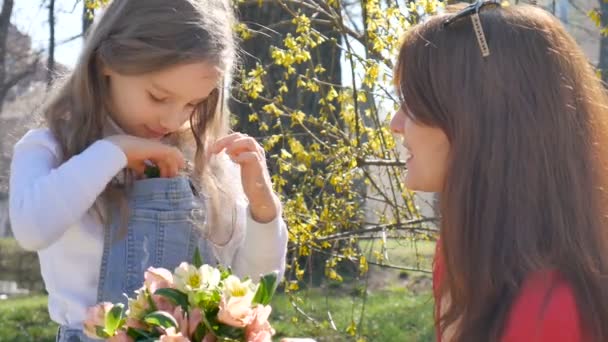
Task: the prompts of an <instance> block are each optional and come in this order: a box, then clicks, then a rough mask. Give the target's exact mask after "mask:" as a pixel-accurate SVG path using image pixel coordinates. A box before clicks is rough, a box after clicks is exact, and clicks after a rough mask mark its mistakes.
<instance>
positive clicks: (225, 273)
mask: <svg viewBox="0 0 608 342" xmlns="http://www.w3.org/2000/svg"><path fill="white" fill-rule="evenodd" d="M217 269H218V270H220V280H224V279H226V278H228V277H229V276H230V275H232V269H231V268H230V267H224V266H221V265H220V266H218V268H217Z"/></svg>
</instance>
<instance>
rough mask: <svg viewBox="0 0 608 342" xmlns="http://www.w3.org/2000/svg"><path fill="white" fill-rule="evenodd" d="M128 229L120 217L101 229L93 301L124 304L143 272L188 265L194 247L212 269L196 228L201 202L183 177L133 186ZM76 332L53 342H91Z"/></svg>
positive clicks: (202, 213) (62, 332) (63, 331)
mask: <svg viewBox="0 0 608 342" xmlns="http://www.w3.org/2000/svg"><path fill="white" fill-rule="evenodd" d="M129 210H130V211H129V217H130V219H129V224H128V230H127V231H126V232H125V231H124V228H123V229H121V225H120V221H121V220H120V215H114V216H113V217H117V219H116V220H114V222H112V224H111V227H110V229H106V232H105V236H104V251H103V257H102V261H101V269H100V277H99V287H98V290H97V301H98V302H112V303H124V304H125V309H126V304H127V299H126V297H125V295H124V294H127V295H128V296H129V297H133V296H134V291H135V290H137V289H139V288H140V287H141V286H142V285H143V282H144V272H145V271H146V270H147V269H148V267H151V266H152V267H163V268H166V269H168V270H170V271H171V272H173V270H174V269H175V268H176V267H177V266H179V264H180V263H181V262H184V261H185V262H189V263H191V262H192V256H193V254H194V252H195V248H196V247H199V250H200V253H201V255H202V257H203V262H205V263H208V264H211V265H213V264H215V258H214V257H213V253H212V249H211V246H210V245H209V244H208V242H207V240H206V239H205V237H204V236H203V235H202V234H203V233H202V231H201V229H200V227H201V226H204V224H205V222H206V216H207V215H206V209H205V205H204V203H203V201H202V200H201V197H199V196H198V194H197V193H196V190H194V187H192V186H191V183H190V181H189V180H188V179H187V178H152V179H145V180H139V181H136V182H135V183H134V184H133V189H132V191H131V192H130V193H129ZM93 341H99V340H93V339H90V338H88V337H86V335H84V333H83V332H82V331H81V330H76V329H69V328H66V327H61V328H60V329H59V332H58V334H57V342H93Z"/></svg>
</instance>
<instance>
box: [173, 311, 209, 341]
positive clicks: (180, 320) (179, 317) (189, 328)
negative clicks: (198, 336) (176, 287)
mask: <svg viewBox="0 0 608 342" xmlns="http://www.w3.org/2000/svg"><path fill="white" fill-rule="evenodd" d="M186 316H188V317H186ZM173 317H175V320H176V321H177V324H178V327H179V331H180V332H181V333H182V335H185V336H192V335H194V332H195V331H196V327H197V326H198V325H199V324H200V323H201V321H202V320H203V313H202V312H201V310H200V309H193V310H191V311H190V313H189V315H187V314H186V313H185V312H184V311H183V310H182V308H181V307H180V306H178V307H177V308H175V311H174V312H173Z"/></svg>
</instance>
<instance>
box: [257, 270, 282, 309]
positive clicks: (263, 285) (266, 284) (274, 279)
mask: <svg viewBox="0 0 608 342" xmlns="http://www.w3.org/2000/svg"><path fill="white" fill-rule="evenodd" d="M278 278H279V273H278V272H276V271H275V272H272V273H268V274H266V275H265V276H263V277H262V278H261V279H260V284H259V285H258V290H257V291H256V292H255V296H254V297H253V303H254V304H262V305H268V304H269V303H270V301H271V300H272V296H274V292H275V291H276V289H277V283H278Z"/></svg>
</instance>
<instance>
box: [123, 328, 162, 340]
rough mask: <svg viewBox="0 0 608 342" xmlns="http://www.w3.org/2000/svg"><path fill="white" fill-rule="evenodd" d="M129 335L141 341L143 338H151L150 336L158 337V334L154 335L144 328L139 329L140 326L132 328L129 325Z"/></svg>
mask: <svg viewBox="0 0 608 342" xmlns="http://www.w3.org/2000/svg"><path fill="white" fill-rule="evenodd" d="M127 335H128V336H129V337H131V338H132V339H134V340H135V341H141V339H142V338H143V339H150V338H154V337H158V336H154V334H152V333H150V332H149V331H145V330H143V329H138V328H131V327H129V328H128V329H127Z"/></svg>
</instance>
